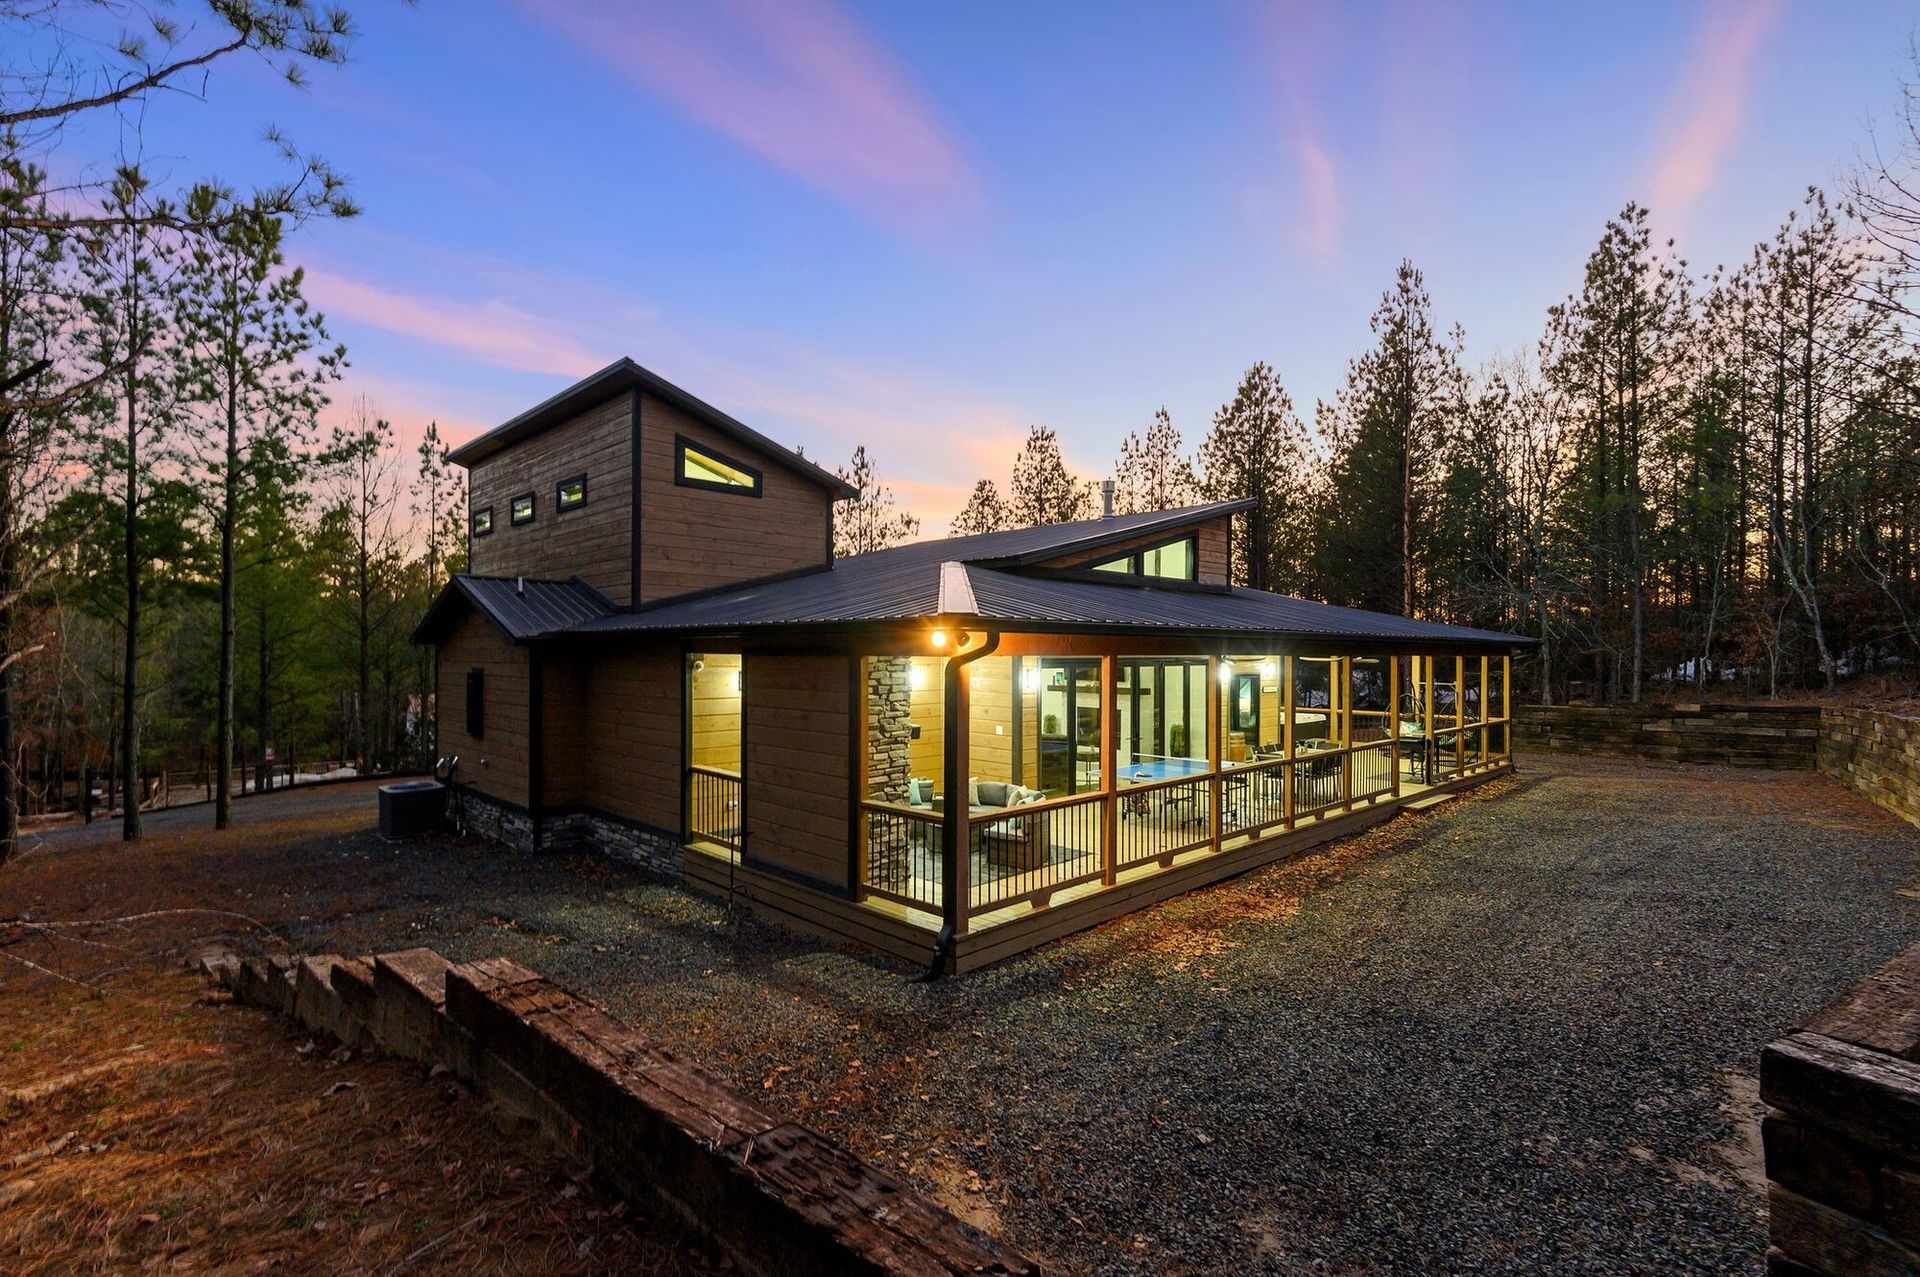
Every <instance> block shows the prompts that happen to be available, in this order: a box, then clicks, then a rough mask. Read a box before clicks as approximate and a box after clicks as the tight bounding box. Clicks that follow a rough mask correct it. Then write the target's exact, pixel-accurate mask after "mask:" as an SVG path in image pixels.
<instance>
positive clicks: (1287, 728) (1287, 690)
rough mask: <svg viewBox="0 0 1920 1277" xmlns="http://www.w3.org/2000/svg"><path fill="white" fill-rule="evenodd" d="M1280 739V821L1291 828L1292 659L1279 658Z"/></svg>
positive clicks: (1292, 771) (1287, 657) (1288, 657)
mask: <svg viewBox="0 0 1920 1277" xmlns="http://www.w3.org/2000/svg"><path fill="white" fill-rule="evenodd" d="M1280 718H1281V728H1280V739H1281V744H1282V745H1283V747H1284V749H1285V752H1286V756H1287V761H1286V763H1285V764H1284V765H1283V767H1282V768H1281V780H1280V785H1281V793H1280V819H1281V823H1282V824H1283V825H1284V827H1286V828H1288V829H1292V828H1293V776H1294V762H1293V658H1292V657H1291V656H1283V657H1281V658H1280Z"/></svg>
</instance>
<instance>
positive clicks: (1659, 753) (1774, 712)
mask: <svg viewBox="0 0 1920 1277" xmlns="http://www.w3.org/2000/svg"><path fill="white" fill-rule="evenodd" d="M1513 717H1514V731H1515V741H1514V744H1515V746H1516V748H1518V749H1520V750H1523V751H1531V752H1535V753H1544V754H1557V753H1567V754H1597V755H1601V756H1603V757H1609V758H1663V759H1668V760H1671V761H1673V762H1680V763H1730V764H1732V765H1734V766H1736V767H1812V766H1813V765H1814V762H1815V758H1816V755H1817V752H1818V749H1817V746H1818V743H1819V739H1820V710H1819V707H1817V706H1810V705H1809V706H1802V705H1792V706H1771V705H1661V706H1652V707H1639V708H1625V707H1608V708H1604V709H1601V708H1593V707H1589V706H1584V705H1579V706H1576V705H1517V706H1515V707H1514V715H1513Z"/></svg>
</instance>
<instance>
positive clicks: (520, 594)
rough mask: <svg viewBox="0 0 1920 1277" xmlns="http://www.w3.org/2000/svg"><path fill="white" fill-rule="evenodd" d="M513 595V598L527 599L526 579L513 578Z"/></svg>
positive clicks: (522, 577) (520, 577)
mask: <svg viewBox="0 0 1920 1277" xmlns="http://www.w3.org/2000/svg"><path fill="white" fill-rule="evenodd" d="M513 593H514V597H515V598H522V599H524V598H526V597H527V578H526V577H524V576H516V577H514V578H513Z"/></svg>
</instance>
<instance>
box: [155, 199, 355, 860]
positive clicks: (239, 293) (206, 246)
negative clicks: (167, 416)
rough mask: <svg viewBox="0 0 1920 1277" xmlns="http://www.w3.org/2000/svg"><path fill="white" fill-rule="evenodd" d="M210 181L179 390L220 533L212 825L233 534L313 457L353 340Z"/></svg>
mask: <svg viewBox="0 0 1920 1277" xmlns="http://www.w3.org/2000/svg"><path fill="white" fill-rule="evenodd" d="M226 203H228V201H227V199H226V197H225V196H224V195H223V193H221V192H219V191H217V190H214V189H212V188H201V189H199V190H197V191H195V192H194V193H193V194H192V195H191V196H190V197H189V198H188V201H187V215H188V217H189V219H190V220H193V221H196V222H207V223H211V224H213V229H211V230H208V231H204V232H202V233H200V234H199V235H197V236H195V237H194V240H193V243H192V245H191V251H190V253H189V254H188V255H187V257H186V259H185V262H184V264H183V267H182V269H181V272H180V276H179V280H178V307H179V324H180V339H179V340H180V346H181V353H182V361H181V364H182V366H181V369H180V377H181V381H182V386H181V389H182V397H183V399H185V400H186V401H187V402H188V403H189V404H190V405H191V411H192V414H193V416H195V417H196V418H198V419H199V420H200V421H201V422H202V423H203V425H204V426H205V427H207V429H205V430H204V431H202V432H200V433H199V438H200V439H201V440H203V441H205V442H204V443H203V445H202V446H200V447H198V448H195V449H194V451H195V452H197V453H198V454H199V455H198V456H197V457H196V458H195V459H196V462H197V464H198V467H199V468H200V469H201V470H202V471H203V472H204V473H205V474H206V475H207V478H208V482H209V486H210V488H211V489H212V491H213V493H214V495H215V502H214V511H213V520H214V525H215V527H216V528H217V529H218V533H219V538H220V638H219V644H220V655H219V674H218V690H217V693H216V696H217V701H218V704H217V708H216V717H215V727H214V770H215V778H214V819H213V823H214V828H216V829H225V828H227V826H228V825H230V824H231V823H232V821H233V757H234V705H233V684H234V662H235V630H236V625H237V613H238V601H237V576H236V569H235V558H234V555H235V541H236V537H237V536H238V532H239V527H240V522H241V518H242V508H243V506H244V505H245V504H246V503H247V502H249V501H252V500H254V499H256V497H257V496H258V495H260V494H261V493H275V492H279V491H282V490H284V488H285V487H287V486H288V481H290V480H291V479H292V478H293V477H294V476H295V475H296V474H297V472H298V469H299V468H301V467H303V466H304V464H305V462H306V461H307V457H306V449H307V446H308V444H309V442H310V440H311V437H312V432H313V428H314V423H315V418H316V416H317V414H318V413H319V411H320V408H321V407H322V405H324V404H325V402H326V393H325V389H324V387H325V385H326V383H327V382H329V381H331V380H333V379H334V378H335V377H337V376H338V375H339V370H340V366H341V364H342V363H343V361H344V359H345V351H344V350H343V349H342V348H340V347H338V346H335V347H331V348H329V347H328V346H327V344H326V342H327V332H326V328H325V326H324V324H323V323H322V321H321V319H320V316H319V315H318V314H317V313H315V312H313V311H311V310H310V309H309V308H308V306H307V302H306V299H305V298H304V297H303V296H302V295H301V280H302V272H301V271H299V270H298V269H295V270H288V269H286V262H285V258H284V256H283V255H282V252H281V247H280V244H281V233H282V223H281V221H280V219H279V218H277V217H273V216H270V215H265V214H255V215H252V216H239V217H235V218H232V219H224V218H222V217H220V216H219V211H220V209H221V207H222V206H224V205H225V204H226Z"/></svg>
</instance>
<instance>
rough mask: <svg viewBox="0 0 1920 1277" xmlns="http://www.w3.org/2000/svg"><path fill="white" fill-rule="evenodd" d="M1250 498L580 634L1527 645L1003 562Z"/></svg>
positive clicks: (981, 544)
mask: <svg viewBox="0 0 1920 1277" xmlns="http://www.w3.org/2000/svg"><path fill="white" fill-rule="evenodd" d="M1245 505H1246V503H1245V502H1223V503H1218V504H1215V505H1204V506H1189V507H1186V508H1184V509H1181V510H1169V511H1160V512H1156V513H1153V514H1145V515H1122V516H1118V517H1115V518H1112V519H1095V520H1087V521H1084V522H1080V523H1068V524H1056V525H1053V526H1050V527H1039V528H1021V529H1018V530H1016V531H1012V532H993V533H985V534H983V535H980V536H971V537H954V538H950V539H948V540H945V541H919V542H915V543H913V544H911V545H904V546H897V547H895V548H893V549H890V550H880V551H877V552H875V553H873V554H861V555H855V556H853V557H851V558H845V559H839V560H836V561H835V562H834V564H833V566H832V567H831V568H826V569H821V570H819V571H815V572H807V573H803V574H795V575H789V576H784V577H780V578H777V579H767V580H763V581H759V582H749V583H747V584H744V585H741V586H737V587H733V588H729V589H722V590H714V591H707V592H704V593H702V594H700V595H698V596H695V597H687V598H681V599H677V600H667V601H665V602H663V603H659V604H656V605H653V606H651V607H647V608H642V609H639V610H637V611H632V612H615V613H611V614H609V615H606V616H602V617H599V618H596V619H594V620H591V621H587V622H584V623H582V624H580V625H578V626H575V627H574V628H573V630H572V632H573V633H576V634H606V633H656V634H657V633H674V632H683V633H699V632H709V633H711V632H722V631H733V630H766V629H778V628H783V627H798V628H804V627H810V626H824V625H841V626H859V625H875V624H886V623H889V622H911V621H928V622H931V621H932V620H934V619H936V618H941V619H945V620H948V621H952V622H972V623H975V624H980V625H994V626H998V627H1001V628H1005V629H1011V630H1021V629H1028V630H1046V629H1086V630H1101V631H1118V632H1124V631H1129V630H1131V631H1136V632H1151V631H1160V630H1178V631H1183V632H1190V633H1205V634H1217V635H1236V634H1244V635H1248V636H1253V635H1268V634H1273V635H1290V636H1296V637H1306V638H1315V639H1322V638H1324V639H1341V640H1362V641H1369V642H1374V643H1406V644H1410V645H1421V644H1431V645H1441V644H1445V645H1454V646H1466V647H1501V648H1508V647H1514V646H1522V645H1528V644H1531V642H1532V640H1531V639H1527V638H1523V637H1520V636H1517V635H1512V634H1501V633H1497V632H1494V631H1491V630H1477V629H1470V628H1467V627H1464V626H1454V625H1439V624H1434V623H1432V622H1427V621H1414V620H1409V619H1407V618H1405V617H1400V616H1389V615H1385V614H1382V613H1377V612H1364V611H1361V610H1359V609H1357V608H1344V607H1333V606H1331V605H1329V604H1325V603H1315V602H1311V601H1309V600H1306V599H1297V598H1290V597H1288V596H1286V595H1281V594H1272V593H1269V592H1267V591H1264V590H1248V589H1238V588H1235V589H1226V588H1224V587H1205V586H1189V585H1172V584H1169V585H1165V586H1153V585H1143V584H1141V583H1139V582H1138V581H1129V580H1127V579H1125V578H1115V579H1114V580H1113V581H1112V582H1107V581H1095V580H1086V579H1081V578H1076V577H1062V576H1059V575H1055V574H1048V575H1041V574H1038V573H1035V572H1023V571H1008V570H1003V566H1004V565H1010V564H1013V565H1026V564H1033V563H1034V562H1036V561H1038V560H1043V559H1045V558H1049V557H1058V556H1060V555H1063V554H1067V553H1071V552H1073V551H1075V550H1078V549H1083V548H1087V549H1091V548H1097V547H1098V546H1101V545H1105V544H1110V543H1112V542H1115V541H1120V540H1125V539H1128V538H1132V537H1136V536H1142V535H1149V534H1152V533H1154V532H1158V531H1169V532H1171V531H1175V530H1177V529H1179V528H1181V527H1183V526H1189V525H1192V524H1197V523H1202V522H1205V521H1206V520H1208V519H1215V518H1219V517H1222V516H1223V515H1228V514H1232V513H1235V512H1237V511H1239V510H1241V509H1243V508H1245Z"/></svg>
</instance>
